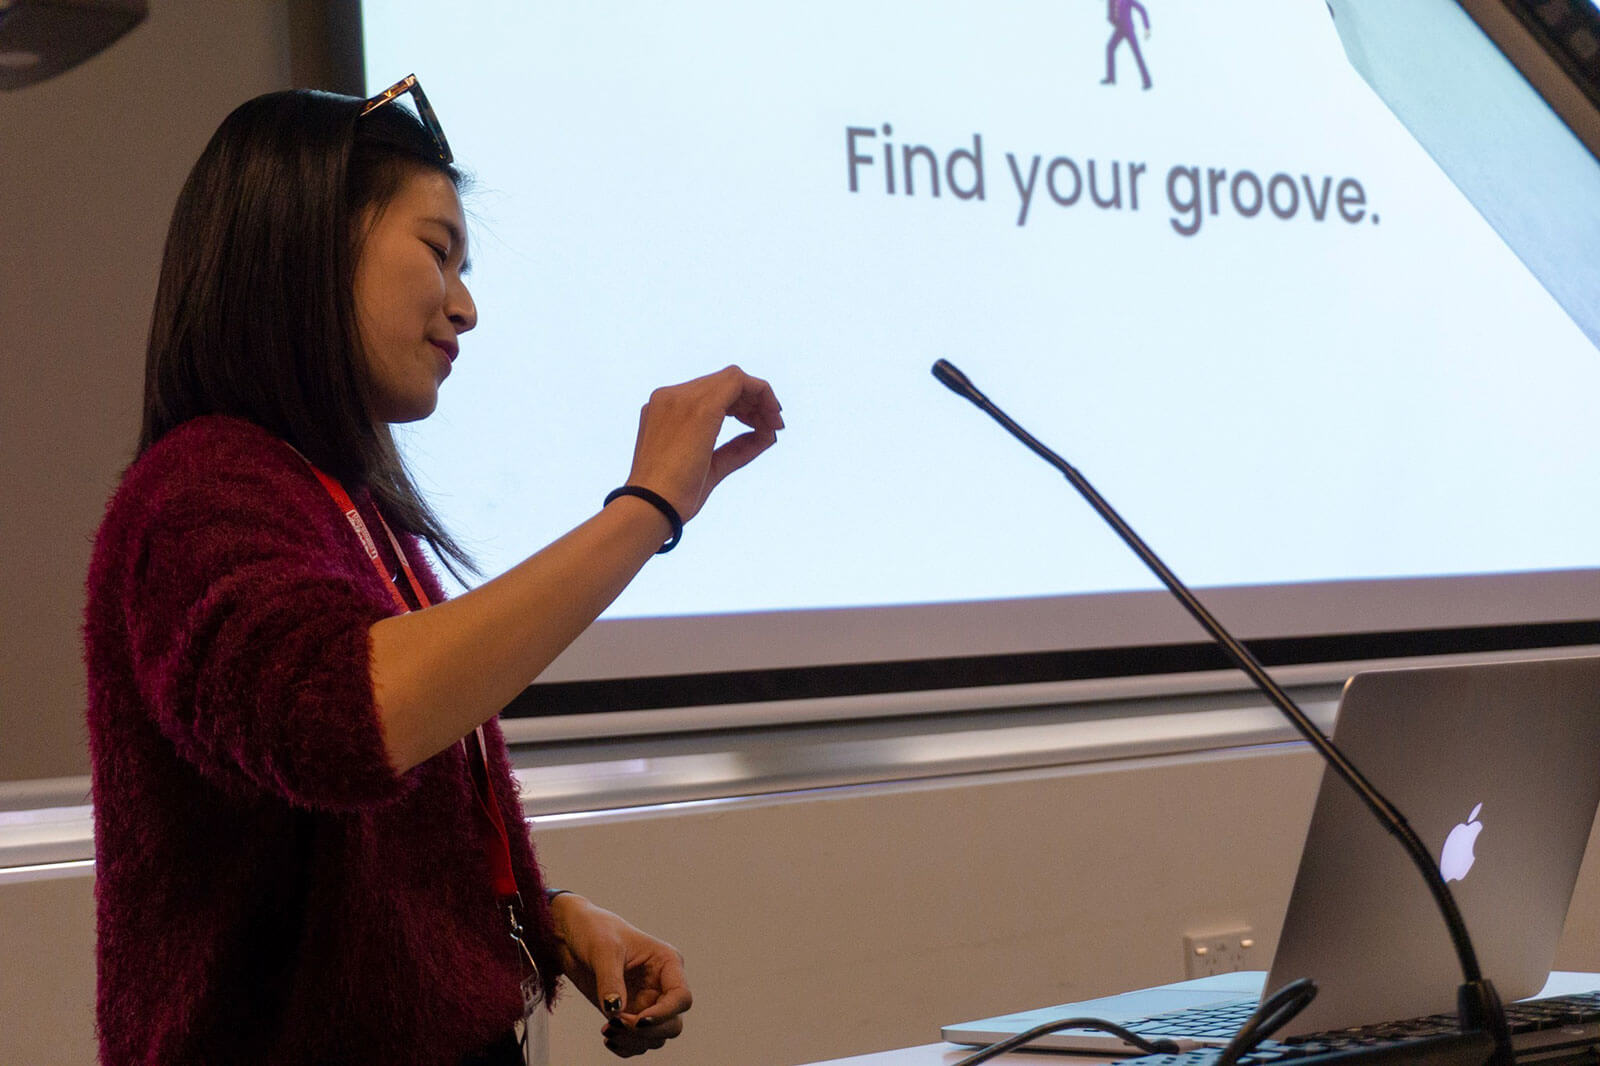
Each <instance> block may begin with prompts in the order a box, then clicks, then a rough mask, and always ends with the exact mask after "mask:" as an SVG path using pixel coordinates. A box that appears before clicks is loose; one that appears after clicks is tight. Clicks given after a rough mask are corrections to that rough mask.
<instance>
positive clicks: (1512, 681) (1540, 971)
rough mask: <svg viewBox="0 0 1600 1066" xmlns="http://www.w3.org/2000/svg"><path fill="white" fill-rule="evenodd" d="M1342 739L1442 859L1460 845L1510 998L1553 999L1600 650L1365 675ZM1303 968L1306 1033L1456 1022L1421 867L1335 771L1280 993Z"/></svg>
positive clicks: (1597, 783)
mask: <svg viewBox="0 0 1600 1066" xmlns="http://www.w3.org/2000/svg"><path fill="white" fill-rule="evenodd" d="M1333 736H1334V741H1335V743H1337V744H1338V745H1339V747H1340V748H1341V749H1342V750H1343V751H1344V752H1345V754H1346V755H1347V756H1349V758H1350V760H1351V761H1352V762H1353V763H1355V765H1356V766H1358V767H1359V768H1360V769H1361V770H1362V772H1363V773H1364V774H1366V776H1367V777H1368V779H1369V780H1371V781H1372V783H1373V784H1375V785H1376V786H1377V787H1378V789H1379V790H1380V791H1381V792H1383V793H1384V794H1385V795H1386V796H1387V797H1388V798H1389V800H1390V801H1391V802H1392V803H1393V804H1394V805H1395V806H1396V807H1397V808H1398V809H1399V810H1400V811H1401V813H1402V814H1403V815H1404V816H1405V818H1406V819H1407V820H1408V821H1409V822H1410V823H1411V826H1412V828H1414V829H1415V830H1416V831H1417V834H1418V836H1420V837H1421V838H1422V841H1423V843H1425V844H1426V845H1427V846H1428V849H1429V851H1430V852H1431V853H1432V854H1433V856H1434V857H1435V859H1436V860H1438V859H1439V858H1440V857H1441V855H1442V854H1443V853H1444V852H1445V851H1446V850H1448V851H1449V856H1448V861H1447V862H1446V864H1445V867H1446V870H1447V876H1450V877H1451V878H1452V880H1450V882H1449V884H1450V888H1451V891H1452V892H1453V893H1454V894H1455V897H1456V901H1457V903H1458V905H1459V906H1460V908H1461V912H1462V915H1463V917H1464V918H1465V920H1466V925H1467V929H1468V931H1469V932H1470V933H1471V935H1472V939H1473V945H1474V947H1475V948H1476V950H1477V953H1478V959H1479V963H1480V965H1481V966H1482V968H1483V971H1484V973H1485V974H1486V975H1487V976H1488V977H1489V979H1490V980H1492V981H1493V982H1494V984H1495V987H1496V989H1497V990H1498V991H1499V993H1500V996H1501V998H1502V999H1503V1000H1506V1001H1510V1000H1513V999H1518V998H1522V997H1525V996H1530V995H1532V994H1533V993H1535V992H1537V991H1538V990H1539V988H1540V987H1541V986H1542V985H1543V984H1544V982H1545V978H1546V977H1547V976H1548V974H1549V972H1550V969H1551V966H1552V964H1553V963H1554V961H1555V951H1556V942H1557V940H1558V939H1559V938H1560V935H1561V929H1562V925H1563V923H1564V922H1565V919H1566V914H1567V906H1568V904H1569V903H1570V902H1571V898H1572V891H1573V887H1574V884H1575V883H1576V881H1577V876H1578V867H1579V865H1580V864H1581V862H1582V860H1583V852H1584V848H1585V845H1586V844H1587V842H1588V839H1589V830H1590V827H1591V825H1592V823H1593V822H1594V817H1595V808H1596V804H1597V803H1600V658H1574V659H1547V660H1540V661H1529V662H1508V663H1490V664H1479V665H1473V666H1448V667H1429V668H1422V669H1407V670H1383V671H1374V672H1371V673H1363V674H1358V675H1356V676H1355V677H1353V678H1351V679H1350V681H1349V682H1348V683H1347V684H1346V686H1345V691H1344V696H1343V699H1342V700H1341V701H1340V705H1339V716H1338V720H1337V722H1336V724H1335V727H1334V734H1333ZM1447 841H1449V842H1450V843H1449V845H1448V849H1447V845H1446V842H1447ZM1297 977H1309V978H1311V979H1312V980H1314V981H1316V982H1317V985H1318V995H1317V998H1316V1000H1315V1001H1314V1002H1312V1004H1311V1005H1310V1006H1309V1007H1307V1008H1306V1010H1305V1011H1304V1012H1303V1013H1302V1014H1301V1015H1300V1016H1299V1017H1297V1018H1295V1019H1294V1021H1293V1022H1292V1023H1291V1024H1290V1025H1289V1026H1288V1027H1287V1028H1286V1030H1285V1032H1286V1033H1289V1034H1298V1033H1307V1032H1318V1031H1325V1030H1329V1029H1338V1028H1344V1027H1347V1026H1353V1025H1367V1024H1373V1023H1379V1022H1384V1021H1392V1020H1395V1019H1399V1018H1409V1017H1418V1016H1424V1015H1428V1014H1435V1013H1448V1014H1454V1012H1455V995H1456V988H1457V986H1458V985H1459V984H1460V983H1461V971H1460V967H1459V965H1458V964H1457V961H1456V956H1455V952H1454V950H1453V949H1452V948H1451V945H1450V938H1449V935H1448V934H1447V933H1446V931H1445V926H1444V920H1443V918H1442V917H1441V916H1440V915H1439V912H1438V908H1437V907H1436V905H1435V904H1434V901H1433V898H1432V896H1431V894H1430V893H1429V891H1428V889H1427V887H1426V886H1425V885H1424V883H1423V881H1422V878H1421V875H1420V874H1419V873H1418V871H1417V869H1416V867H1415V866H1414V865H1413V864H1412V863H1411V860H1410V859H1409V858H1408V857H1407V855H1406V853H1405V852H1404V850H1403V849H1402V848H1401V846H1400V844H1399V842H1398V841H1396V840H1395V839H1394V838H1393V837H1391V836H1390V835H1389V834H1388V833H1387V832H1385V831H1384V830H1383V828H1382V827H1381V826H1380V825H1379V823H1378V821H1377V820H1376V819H1375V818H1374V817H1373V815H1372V814H1371V812H1369V811H1368V810H1367V809H1366V807H1365V806H1364V805H1363V804H1362V803H1361V801H1360V799H1358V798H1357V797H1356V795H1355V793H1354V792H1353V791H1352V790H1351V789H1350V787H1349V786H1348V785H1346V784H1345V783H1344V782H1343V781H1341V780H1340V779H1339V778H1337V777H1336V776H1334V775H1333V774H1332V773H1331V772H1330V771H1326V770H1325V771H1324V774H1323V779H1322V787H1321V789H1320V791H1319V792H1318V795H1317V802H1316V807H1315V809H1314V811H1313V813H1312V816H1311V825H1310V828H1309V829H1308V831H1307V834H1306V845H1305V848H1304V850H1303V852H1302V854H1301V858H1300V870H1299V873H1298V874H1297V875H1296V877H1295V883H1294V889H1293V891H1292V893H1291V895H1290V899H1289V907H1288V912H1287V914H1286V916H1285V918H1284V924H1283V931H1282V933H1281V935H1280V938H1279V942H1278V950H1277V953H1276V955H1275V957H1274V958H1273V962H1272V971H1271V973H1270V974H1269V976H1268V978H1267V983H1266V989H1267V990H1269V991H1270V990H1272V989H1275V988H1278V987H1280V986H1281V985H1283V984H1284V983H1286V982H1288V981H1290V980H1293V979H1294V978H1297Z"/></svg>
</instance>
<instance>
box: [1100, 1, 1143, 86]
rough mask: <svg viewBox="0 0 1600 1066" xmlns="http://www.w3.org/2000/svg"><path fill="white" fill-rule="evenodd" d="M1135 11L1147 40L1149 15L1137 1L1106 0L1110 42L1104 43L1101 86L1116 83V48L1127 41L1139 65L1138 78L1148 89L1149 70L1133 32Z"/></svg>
mask: <svg viewBox="0 0 1600 1066" xmlns="http://www.w3.org/2000/svg"><path fill="white" fill-rule="evenodd" d="M1135 11H1137V12H1138V13H1139V17H1140V18H1141V19H1143V20H1144V36H1145V40H1149V39H1150V13H1149V12H1148V11H1146V10H1145V9H1144V5H1143V4H1141V3H1139V0H1106V18H1107V20H1109V21H1110V23H1111V27H1112V30H1111V40H1110V41H1108V42H1106V76H1105V77H1104V78H1102V79H1100V84H1101V85H1115V84H1116V83H1117V48H1118V47H1119V46H1120V45H1121V44H1122V42H1123V41H1127V42H1128V47H1129V48H1132V49H1133V58H1134V59H1135V60H1137V61H1138V63H1139V76H1140V77H1141V78H1143V79H1144V87H1145V88H1146V89H1148V88H1150V68H1149V67H1147V66H1145V64H1144V53H1142V52H1140V51H1139V38H1138V37H1137V36H1135V35H1134V32H1133V13H1134V12H1135Z"/></svg>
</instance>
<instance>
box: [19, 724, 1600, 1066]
mask: <svg viewBox="0 0 1600 1066" xmlns="http://www.w3.org/2000/svg"><path fill="white" fill-rule="evenodd" d="M1317 776H1318V771H1317V767H1316V765H1315V763H1314V762H1313V760H1312V756H1311V755H1310V754H1309V753H1308V752H1307V751H1305V750H1304V749H1303V748H1302V747H1300V746H1299V745H1283V746H1274V747H1268V748H1252V749H1243V750H1240V751H1236V752H1231V753H1216V754H1212V755H1199V756H1195V755H1188V756H1174V757H1168V758H1162V759H1151V760H1134V761H1128V762H1117V763H1106V764H1099V765H1093V766H1086V767H1078V768H1072V769H1064V770H1039V771H1022V772H1011V773H1003V774H992V775H971V776H965V777H955V778H940V779H935V780H931V781H925V782H919V783H915V784H906V785H883V786H864V787H856V788H842V789H831V790H819V791H816V792H810V793H795V794H790V795H785V796H777V797H771V798H767V799H758V800H751V801H743V802H739V803H733V804H726V805H710V806H695V807H689V808H687V809H678V810H675V811H654V812H646V813H639V814H633V815H626V814H622V815H614V816H610V817H608V818H604V819H597V820H593V821H590V822H560V823H557V824H554V825H550V826H546V827H541V828H537V829H536V831H535V838H536V841H537V843H538V846H539V850H540V855H541V858H542V860H543V862H544V864H545V866H546V868H547V871H548V873H549V876H550V877H551V878H552V879H553V881H555V882H556V883H558V884H561V885H566V886H571V887H573V888H575V889H578V890H581V891H584V892H586V893H588V894H589V895H590V896H592V897H593V898H595V899H597V900H599V901H600V902H602V903H605V904H607V905H609V906H612V907H613V908H614V909H616V910H617V911H619V912H620V913H623V914H626V915H627V916H629V917H630V918H631V919H633V920H635V921H636V922H637V923H638V924H639V925H641V926H643V927H645V928H649V929H651V930H653V931H655V932H657V933H659V934H660V935H662V936H664V937H666V938H667V939H668V940H671V941H672V942H673V943H675V944H676V945H677V946H678V947H679V948H680V949H681V950H682V951H683V952H684V954H685V956H686V957H687V959H688V964H689V975H690V979H691V984H692V987H693V988H694V991H695V995H696V1003H695V1007H694V1010H693V1011H692V1012H691V1013H690V1015H689V1016H688V1019H687V1020H688V1030H687V1033H686V1035H685V1036H684V1037H682V1038H681V1039H679V1040H678V1041H676V1042H675V1043H674V1044H673V1045H671V1046H670V1048H669V1049H668V1050H666V1051H663V1052H661V1053H659V1054H657V1055H656V1056H654V1058H653V1061H656V1062H659V1063H661V1064H663V1066H670V1064H672V1063H682V1064H691V1063H692V1064H695V1066H769V1064H770V1066H780V1064H792V1063H801V1062H812V1061H815V1060H819V1059H825V1058H834V1057H839V1056H844V1055H849V1054H859V1053H864V1052H867V1051H872V1050H877V1049H882V1048H887V1047H895V1046H903V1045H908V1044H921V1043H930V1042H932V1041H934V1040H935V1039H936V1038H937V1030H938V1026H939V1024H940V1023H942V1022H954V1021H966V1020H969V1019H971V1018H976V1017H982V1016H985V1015H988V1014H992V1013H998V1012H1002V1011H1008V1010H1015V1009H1021V1008H1024V1007H1032V1006H1045V1005H1048V1004H1050V1003H1057V1002H1064V1001H1067V1000H1070V999H1075V998H1081V997H1083V996H1089V995H1095V994H1099V993H1105V992H1112V991H1117V990H1120V989H1125V988H1131V987H1137V986H1139V985H1144V984H1150V983H1155V982H1161V981H1168V980H1176V979H1178V978H1180V977H1181V976H1182V975H1183V968H1182V967H1183V964H1182V958H1181V955H1182V952H1181V937H1182V935H1183V933H1184V932H1186V931H1191V930H1205V929H1207V928H1214V927H1216V926H1219V925H1231V924H1233V923H1235V922H1245V923H1248V924H1250V925H1252V926H1254V928H1255V929H1256V931H1257V932H1258V933H1259V935H1260V941H1261V943H1260V947H1259V948H1258V949H1257V951H1258V952H1259V954H1260V956H1261V959H1262V960H1263V961H1262V962H1261V963H1260V965H1262V966H1265V965H1266V962H1265V960H1266V959H1267V958H1269V957H1270V954H1271V952H1272V950H1273V947H1274V946H1275V944H1276V941H1277V931H1278V926H1279V924H1280V923H1281V920H1282V911H1283V908H1284V905H1285V903H1286V900H1287V895H1288V889H1289V883H1290V880H1291V879H1292V877H1293V874H1294V866H1295V861H1296V857H1297V855H1298V853H1299V845H1300V840H1301V837H1302V836H1303V834H1304V832H1305V825H1306V820H1307V819H1308V817H1309V815H1310V808H1311V801H1312V796H1313V793H1314V791H1315V787H1316V781H1317ZM92 917H93V910H92V899H91V893H90V879H89V878H86V877H85V878H76V879H68V880H60V881H49V882H42V883H36V884H25V885H9V886H0V945H3V947H0V1018H5V1019H19V1018H27V1019H30V1020H31V1022H32V1024H30V1025H27V1026H22V1025H5V1026H0V1062H28V1063H38V1064H41V1066H48V1064H56V1063H59V1064H63V1066H76V1064H87V1063H90V1062H92V1061H93V1042H92V1041H93V1036H92V1013H91V1007H92V1000H93V965H92V955H93V926H92ZM1597 934H1600V849H1597V848H1594V847H1591V849H1590V855H1589V858H1588V861H1587V862H1586V863H1585V865H1584V869H1583V872H1582V875H1581V877H1580V882H1579V888H1578V894H1577V898H1576V899H1575V900H1574V903H1573V909H1572V913H1571V916H1570V917H1569V920H1568V925H1567V930H1566V934H1565V936H1564V938H1563V940H1562V944H1561V948H1560V953H1559V956H1558V959H1557V965H1558V966H1560V967H1562V968H1566V969H1583V970H1600V937H1597ZM599 1024H600V1020H599V1016H598V1015H597V1014H595V1013H594V1012H593V1010H592V1009H591V1008H590V1007H589V1006H588V1005H587V1004H586V1003H584V1002H583V1001H581V1000H580V999H579V998H578V997H576V996H569V997H568V999H567V1001H566V1003H565V1006H564V1007H563V1008H562V1009H561V1010H559V1011H558V1012H557V1016H556V1024H555V1030H554V1039H553V1049H554V1053H555V1059H554V1061H556V1062H558V1063H561V1064H563V1066H583V1064H594V1066H598V1064H600V1063H606V1062H610V1061H613V1060H612V1059H611V1056H610V1055H609V1053H607V1052H605V1051H604V1050H603V1049H602V1048H601V1047H600V1045H599V1042H598V1039H597V1038H596V1037H595V1033H596V1032H597V1030H598V1028H599Z"/></svg>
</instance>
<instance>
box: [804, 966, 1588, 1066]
mask: <svg viewBox="0 0 1600 1066" xmlns="http://www.w3.org/2000/svg"><path fill="white" fill-rule="evenodd" d="M1596 988H1600V974H1597V973H1574V972H1569V971H1566V970H1557V971H1556V972H1554V973H1552V974H1551V975H1550V980H1549V981H1547V982H1545V986H1544V988H1543V989H1541V990H1540V992H1539V995H1540V996H1564V995H1569V994H1571V993H1574V992H1589V991H1592V990H1594V989H1596ZM935 1027H937V1026H935ZM974 1050H975V1049H974V1048H970V1047H965V1046H963V1045H960V1044H945V1043H939V1044H923V1045H922V1046H920V1047H908V1048H898V1049H896V1050H894V1051H880V1052H877V1053H876V1054H872V1055H857V1056H855V1057H853V1058H848V1059H829V1060H828V1061H827V1062H820V1063H812V1064H811V1066H953V1064H954V1063H957V1062H960V1061H961V1060H962V1059H963V1058H965V1057H966V1056H968V1055H970V1054H972V1052H973V1051H974ZM995 1061H996V1062H997V1063H999V1062H1004V1063H1006V1066H1097V1064H1099V1063H1105V1062H1109V1061H1111V1060H1109V1059H1100V1058H1094V1057H1092V1056H1088V1055H1076V1054H1068V1053H1064V1052H1049V1051H1034V1052H1025V1051H1013V1052H1012V1053H1011V1054H1009V1055H1005V1056H1003V1057H1002V1058H1000V1059H996V1060H995Z"/></svg>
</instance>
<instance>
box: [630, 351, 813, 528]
mask: <svg viewBox="0 0 1600 1066" xmlns="http://www.w3.org/2000/svg"><path fill="white" fill-rule="evenodd" d="M728 418H735V419H738V420H739V421H740V422H742V423H744V424H745V425H746V426H748V427H750V428H749V430H748V432H745V433H741V434H739V435H738V436H737V437H734V438H733V439H732V440H729V441H727V442H726V443H724V444H723V445H722V446H721V447H718V446H717V436H718V434H720V433H721V432H722V424H723V422H724V421H725V420H726V419H728ZM782 428H783V413H782V408H781V407H780V406H779V404H778V398H777V396H775V395H773V392H772V386H771V385H768V384H767V383H766V382H765V381H763V380H762V379H760V378H757V377H752V376H750V375H749V374H746V373H745V372H744V371H743V370H740V369H739V368H738V367H736V366H730V367H727V368H725V369H723V370H719V371H717V372H716V373H715V374H707V375H706V376H705V377H703V378H695V379H694V380H693V381H686V382H684V383H683V384H681V385H671V386H668V387H666V388H661V389H657V390H656V391H655V392H653V393H651V395H650V402H649V403H647V404H645V405H644V408H643V410H641V411H640V412H639V436H638V438H637V440H636V441H635V442H634V447H633V469H632V471H631V472H630V473H629V475H628V483H629V484H630V485H642V486H643V487H645V488H647V489H651V490H653V491H655V492H657V493H659V494H660V495H662V496H664V497H666V499H667V500H668V501H670V502H671V504H672V505H673V506H674V507H675V508H677V510H678V514H679V515H680V516H681V517H682V518H683V519H684V520H685V521H688V520H689V519H691V518H693V517H694V516H695V515H696V514H698V513H699V512H700V508H701V507H703V506H704V505H705V502H706V498H707V497H708V496H710V495H711V490H712V489H714V488H716V487H717V485H718V484H719V483H720V482H721V481H722V479H723V478H725V477H727V476H728V475H729V474H731V473H733V472H734V471H735V470H737V469H739V468H740V467H742V466H744V465H745V464H746V463H748V462H750V460H752V459H754V458H755V457H756V456H758V455H760V454H761V453H762V452H764V451H766V450H767V449H768V448H770V447H772V444H773V442H774V441H776V440H777V439H778V430H780V429H782Z"/></svg>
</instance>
